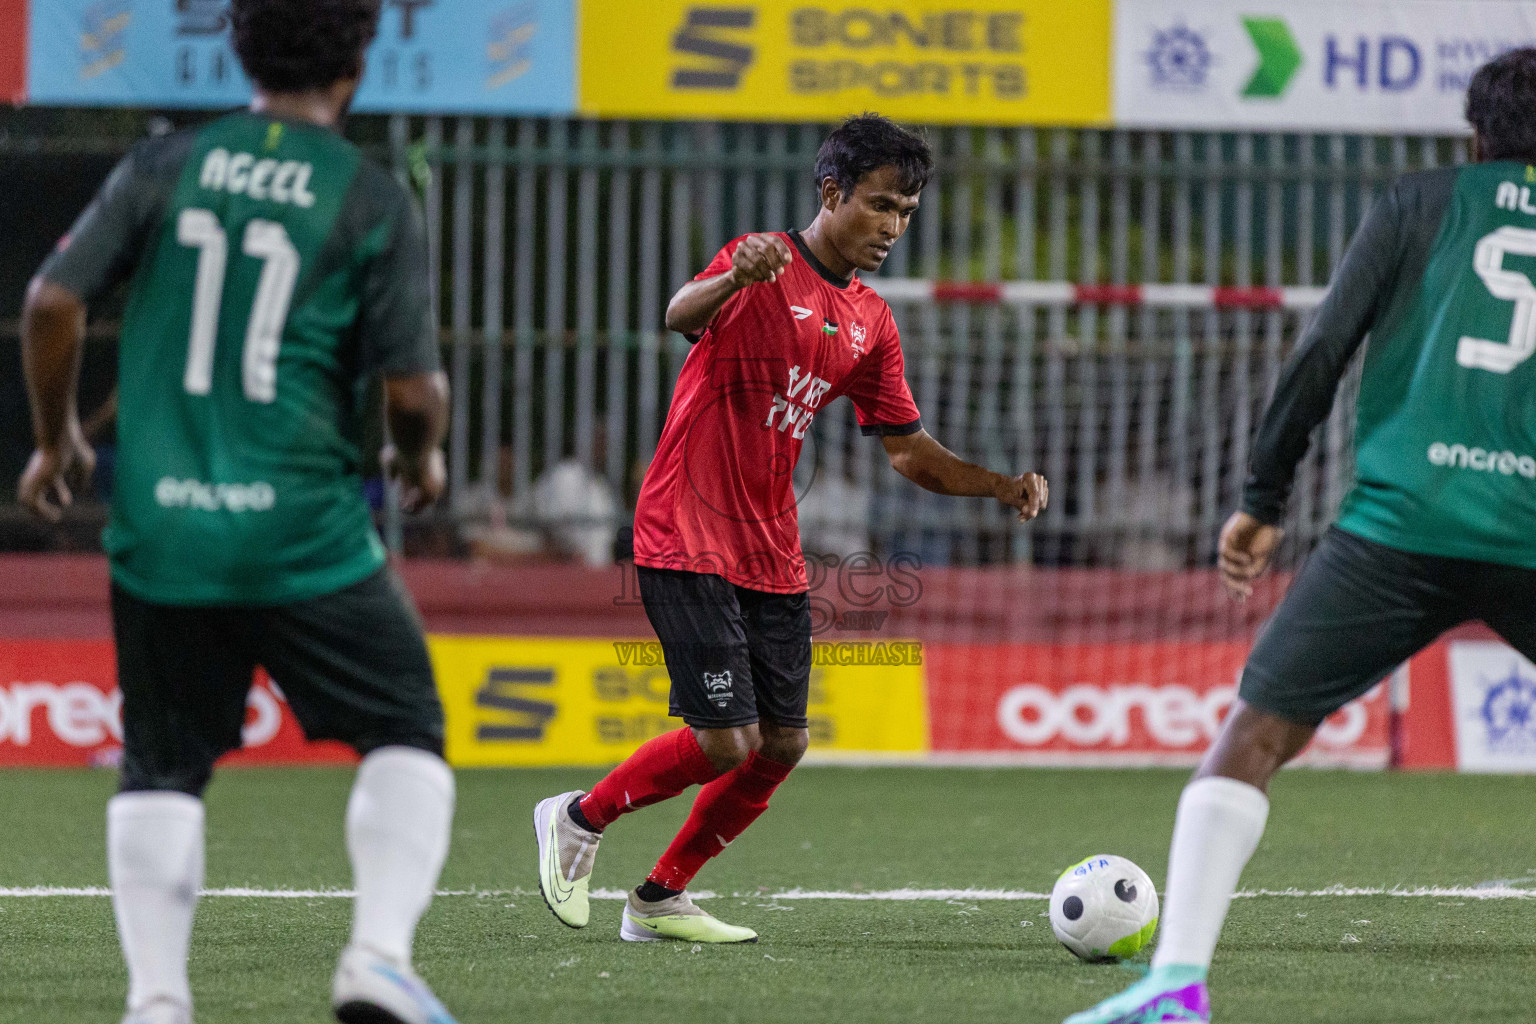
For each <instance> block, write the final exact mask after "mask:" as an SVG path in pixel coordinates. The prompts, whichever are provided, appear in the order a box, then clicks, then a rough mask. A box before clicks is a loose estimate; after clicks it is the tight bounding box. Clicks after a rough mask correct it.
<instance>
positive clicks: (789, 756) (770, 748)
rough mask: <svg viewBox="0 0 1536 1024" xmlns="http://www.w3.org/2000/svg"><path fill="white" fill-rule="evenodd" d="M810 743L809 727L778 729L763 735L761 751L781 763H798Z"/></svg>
mask: <svg viewBox="0 0 1536 1024" xmlns="http://www.w3.org/2000/svg"><path fill="white" fill-rule="evenodd" d="M810 745H811V733H810V730H809V729H776V730H774V731H773V732H772V733H769V734H766V735H764V736H763V745H762V748H761V751H760V753H761V754H762V755H763V756H764V757H766V758H768V759H769V760H771V761H777V762H779V764H787V765H797V764H799V763H800V759H801V758H802V757H804V756H805V751H806V749H807V748H808V747H809V746H810Z"/></svg>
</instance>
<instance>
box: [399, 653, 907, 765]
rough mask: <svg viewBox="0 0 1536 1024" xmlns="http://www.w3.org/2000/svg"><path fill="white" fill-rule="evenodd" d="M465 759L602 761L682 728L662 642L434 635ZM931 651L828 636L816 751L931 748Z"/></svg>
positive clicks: (451, 720) (819, 656)
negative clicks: (926, 662) (671, 701)
mask: <svg viewBox="0 0 1536 1024" xmlns="http://www.w3.org/2000/svg"><path fill="white" fill-rule="evenodd" d="M428 642H429V644H430V647H431V651H432V663H433V666H434V668H435V669H436V671H437V685H438V690H439V692H440V693H441V694H442V698H443V710H444V712H445V713H446V715H447V719H448V734H447V740H448V750H447V754H448V761H449V763H451V764H453V765H455V766H460V767H475V766H547V765H569V766H581V767H589V766H590V767H598V766H602V765H609V764H614V763H617V762H619V761H622V760H623V759H624V758H626V757H628V756H629V755H630V753H632V752H633V751H634V749H635V748H636V747H638V746H639V745H640V744H641V743H644V742H645V741H646V740H648V739H650V738H651V737H653V736H659V735H660V734H662V733H664V732H669V731H671V730H673V729H679V728H681V727H682V725H683V723H682V721H681V720H680V719H676V718H669V717H667V693H668V689H669V682H668V678H667V670H666V666H665V665H664V664H663V663H662V659H661V652H660V645H659V644H657V643H656V642H655V641H654V640H652V641H643V640H620V641H612V640H564V639H549V638H542V637H541V638H526V639H524V638H514V637H467V636H463V637H461V636H433V637H431V638H430V639H429V641H428ZM921 658H922V651H921V648H920V647H919V645H917V644H915V643H911V642H908V641H880V642H870V643H864V642H860V643H847V644H837V643H818V644H817V645H816V647H815V666H814V667H813V668H812V670H811V702H810V712H809V718H810V726H811V753H812V755H814V756H819V757H822V758H823V759H835V758H838V757H861V758H868V757H895V758H900V757H903V756H906V757H916V756H919V755H921V754H923V753H924V752H925V751H926V750H927V748H928V711H927V709H928V702H927V697H926V691H925V689H924V682H923V666H922V664H921Z"/></svg>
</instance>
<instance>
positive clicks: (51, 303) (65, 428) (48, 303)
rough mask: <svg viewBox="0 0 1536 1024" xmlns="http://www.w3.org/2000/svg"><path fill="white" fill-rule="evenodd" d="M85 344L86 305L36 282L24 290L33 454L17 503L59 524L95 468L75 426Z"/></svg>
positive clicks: (25, 371) (72, 295)
mask: <svg viewBox="0 0 1536 1024" xmlns="http://www.w3.org/2000/svg"><path fill="white" fill-rule="evenodd" d="M84 342H85V303H84V302H83V301H82V300H81V299H80V297H79V296H78V295H76V294H75V293H74V292H72V291H70V290H69V289H68V288H65V287H64V286H63V285H59V284H55V283H53V282H51V281H47V280H45V279H43V278H41V277H38V278H34V279H33V281H32V284H31V287H29V288H28V289H27V300H26V304H25V306H24V307H23V309H22V315H21V367H22V373H23V375H24V376H25V377H26V382H27V395H28V396H29V397H30V398H31V400H32V435H33V438H34V440H35V442H36V444H37V449H36V451H34V452H33V453H32V458H31V460H30V461H29V462H28V463H27V469H26V472H24V473H23V474H22V476H21V483H20V485H19V486H18V487H17V498H18V500H19V501H20V502H21V504H22V505H24V506H26V507H27V508H28V509H30V510H31V511H32V512H34V513H35V514H37V515H39V516H41V517H42V518H44V519H46V520H48V521H49V522H58V521H59V519H60V518H61V517H62V516H63V514H64V513H63V507H62V506H65V505H69V504H71V503H72V502H73V501H74V493H73V490H72V489H71V485H73V486H74V487H76V488H78V487H82V486H83V485H84V484H85V483H87V482H88V481H89V480H90V477H91V471H92V470H93V469H95V467H96V453H95V452H94V451H93V450H92V449H91V446H90V444H89V443H88V442H87V441H86V439H85V431H84V430H82V429H81V427H80V412H79V409H78V407H77V406H76V404H75V386H76V384H77V382H78V380H79V377H80V355H81V352H82V351H83V350H84V347H85V345H84Z"/></svg>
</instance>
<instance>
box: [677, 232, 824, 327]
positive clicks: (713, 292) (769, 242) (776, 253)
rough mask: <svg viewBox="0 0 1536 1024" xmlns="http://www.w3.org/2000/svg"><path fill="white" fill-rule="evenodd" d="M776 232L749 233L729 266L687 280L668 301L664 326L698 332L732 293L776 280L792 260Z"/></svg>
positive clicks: (733, 255) (737, 247)
mask: <svg viewBox="0 0 1536 1024" xmlns="http://www.w3.org/2000/svg"><path fill="white" fill-rule="evenodd" d="M794 259H795V257H794V254H793V253H792V252H791V251H790V248H789V246H788V245H787V244H786V243H785V241H784V239H782V238H780V237H779V236H778V235H748V236H747V237H746V238H743V239H742V240H741V242H740V243H739V244H737V246H736V251H735V252H734V253H732V254H731V269H730V270H727V271H726V272H725V273H723V274H717V275H715V276H714V277H706V278H704V279H703V280H702V281H689V282H688V283H687V284H685V285H683V286H682V287H681V288H679V289H678V290H677V294H676V295H674V296H672V301H671V302H669V303H667V330H669V331H676V332H677V333H679V334H689V335H693V334H698V333H700V332H701V331H703V330H704V329H705V328H706V327H708V326H709V325H710V324H711V323H713V322H714V320H715V316H716V315H717V314H718V313H719V312H720V309H721V307H723V306H724V305H725V304H726V302H728V301H729V300H730V298H731V296H732V295H735V294H736V293H737V292H739V291H741V290H742V289H743V288H750V287H751V286H752V285H754V284H764V283H768V282H771V281H777V280H778V279H779V275H780V274H782V273H783V272H784V269H785V268H786V267H788V266H789V265H790V264H791V263H793V262H794Z"/></svg>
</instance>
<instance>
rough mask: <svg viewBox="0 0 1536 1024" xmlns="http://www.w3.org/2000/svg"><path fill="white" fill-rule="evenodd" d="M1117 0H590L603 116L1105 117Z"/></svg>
mask: <svg viewBox="0 0 1536 1024" xmlns="http://www.w3.org/2000/svg"><path fill="white" fill-rule="evenodd" d="M1109 4H1110V0H1073V2H1071V3H1062V2H1060V0H930V2H927V3H923V4H864V3H848V2H836V0H756V2H734V3H733V2H729V0H725V2H718V0H717V2H712V3H710V2H705V3H700V2H697V0H647V2H646V3H645V4H642V5H637V4H636V3H635V2H634V0H582V4H581V33H580V35H581V57H580V66H581V90H580V109H581V112H582V113H583V114H586V115H590V116H596V117H657V118H741V119H747V120H782V121H795V120H821V121H828V120H835V119H837V118H840V117H844V116H846V115H849V114H856V113H859V112H861V111H864V110H877V111H879V112H880V113H882V114H887V115H890V116H892V117H899V118H903V119H906V120H911V121H926V122H933V123H972V124H999V125H1009V124H1026V123H1030V124H1102V123H1105V122H1106V121H1107V120H1108V119H1109V113H1110V111H1109V14H1110V9H1109Z"/></svg>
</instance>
